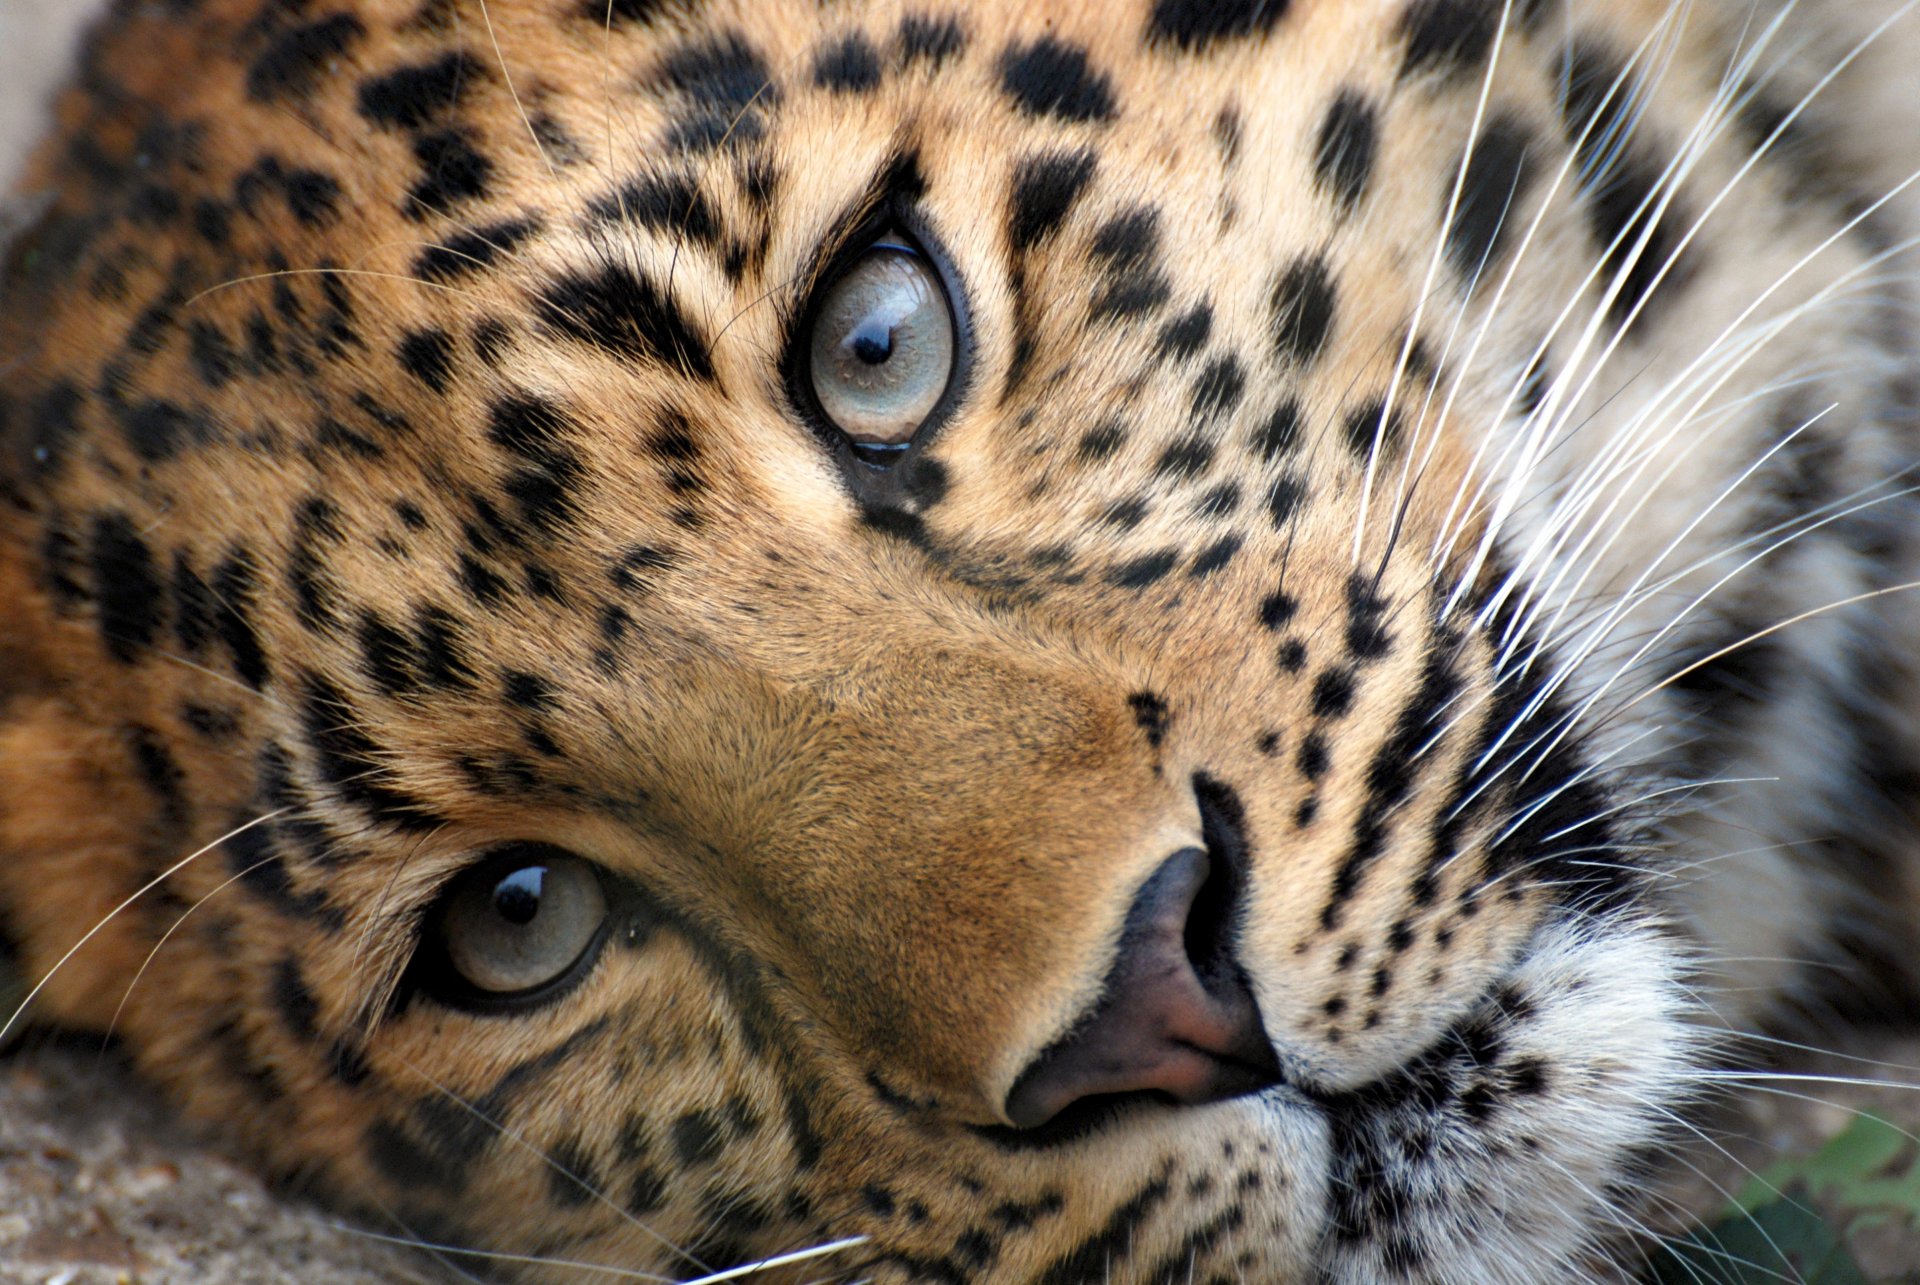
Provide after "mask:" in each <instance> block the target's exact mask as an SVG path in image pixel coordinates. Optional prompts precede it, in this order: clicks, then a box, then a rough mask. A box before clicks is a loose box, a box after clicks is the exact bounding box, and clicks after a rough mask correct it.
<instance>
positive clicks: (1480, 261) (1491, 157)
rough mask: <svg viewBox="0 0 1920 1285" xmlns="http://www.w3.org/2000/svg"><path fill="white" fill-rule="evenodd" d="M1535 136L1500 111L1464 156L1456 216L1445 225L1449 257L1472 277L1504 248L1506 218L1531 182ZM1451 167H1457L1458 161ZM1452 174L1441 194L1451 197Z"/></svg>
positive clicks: (1455, 210)
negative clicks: (1465, 158)
mask: <svg viewBox="0 0 1920 1285" xmlns="http://www.w3.org/2000/svg"><path fill="white" fill-rule="evenodd" d="M1532 142H1533V138H1532V135H1531V133H1530V132H1529V131H1528V130H1527V127H1526V126H1525V125H1524V124H1522V123H1521V122H1520V121H1518V120H1516V119H1513V118H1511V117H1504V116H1503V117H1499V118H1496V119H1495V120H1494V121H1493V122H1491V123H1490V124H1489V125H1488V126H1487V127H1486V129H1484V130H1482V131H1481V134H1480V137H1479V138H1478V139H1477V140H1475V142H1474V144H1473V153H1472V155H1471V156H1470V157H1468V158H1467V160H1466V173H1465V175H1464V176H1463V177H1462V178H1461V180H1460V196H1459V200H1458V203H1457V204H1456V205H1455V206H1454V210H1453V221H1452V222H1451V223H1450V224H1448V226H1447V257H1448V258H1449V259H1450V260H1452V262H1453V266H1454V270H1455V271H1457V272H1458V273H1459V274H1460V275H1461V276H1463V277H1465V278H1467V279H1468V280H1469V281H1472V280H1474V279H1476V278H1477V277H1478V276H1479V275H1480V274H1481V272H1483V271H1484V270H1485V268H1486V266H1487V265H1488V264H1490V263H1493V262H1494V261H1495V259H1496V258H1497V257H1498V256H1499V253H1500V251H1501V250H1502V249H1503V248H1504V242H1505V240H1506V237H1505V235H1504V234H1505V232H1506V228H1507V219H1508V217H1509V215H1511V214H1512V213H1513V212H1514V210H1515V209H1516V208H1517V207H1518V206H1519V204H1520V202H1521V200H1522V199H1524V198H1525V196H1526V194H1527V190H1528V188H1530V187H1531V186H1532V185H1533V179H1534V168H1533V156H1532ZM1452 173H1459V169H1458V167H1457V166H1456V167H1455V169H1454V170H1453V171H1452ZM1452 196H1453V183H1452V179H1451V177H1449V180H1448V182H1447V184H1446V186H1445V188H1444V189H1443V190H1442V192H1441V200H1442V201H1443V202H1444V201H1446V200H1450V199H1452Z"/></svg>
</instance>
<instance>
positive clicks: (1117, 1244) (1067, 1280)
mask: <svg viewBox="0 0 1920 1285" xmlns="http://www.w3.org/2000/svg"><path fill="white" fill-rule="evenodd" d="M1196 3H1206V0H1196ZM1169 1190H1170V1187H1169V1184H1168V1181H1167V1179H1166V1178H1164V1177H1160V1178H1155V1179H1154V1180H1153V1181H1151V1182H1149V1183H1148V1184H1147V1185H1146V1186H1144V1187H1142V1188H1141V1189H1140V1190H1139V1191H1138V1192H1136V1193H1135V1194H1134V1195H1133V1196H1132V1197H1130V1198H1129V1199H1128V1200H1127V1201H1126V1202H1125V1203H1124V1204H1122V1205H1121V1206H1120V1207H1119V1208H1118V1209H1115V1210H1114V1211H1113V1213H1112V1215H1111V1216H1109V1217H1108V1219H1107V1221H1106V1223H1105V1224H1104V1225H1103V1226H1102V1227H1101V1228H1100V1229H1099V1230H1098V1231H1096V1232H1094V1233H1093V1234H1092V1235H1090V1236H1088V1237H1087V1238H1086V1239H1084V1240H1082V1241H1081V1242H1080V1243H1079V1244H1077V1245H1075V1246H1074V1247H1073V1248H1071V1249H1069V1250H1067V1251H1066V1252H1065V1253H1063V1254H1062V1255H1061V1256H1060V1257H1058V1258H1056V1259H1055V1260H1054V1261H1053V1262H1051V1263H1049V1264H1048V1265H1047V1266H1046V1267H1045V1268H1044V1269H1043V1270H1042V1271H1041V1272H1040V1274H1039V1275H1038V1276H1036V1277H1035V1278H1034V1285H1083V1282H1086V1281H1094V1280H1106V1279H1109V1278H1110V1277H1111V1276H1113V1275H1114V1274H1115V1272H1114V1269H1115V1267H1116V1266H1117V1265H1119V1264H1123V1263H1125V1262H1126V1260H1127V1258H1128V1257H1129V1256H1130V1255H1131V1253H1132V1252H1133V1248H1134V1244H1135V1242H1136V1240H1137V1239H1140V1238H1139V1237H1137V1236H1136V1233H1137V1232H1138V1230H1139V1228H1140V1227H1141V1225H1142V1224H1144V1223H1145V1222H1146V1220H1147V1219H1148V1217H1149V1216H1150V1215H1151V1214H1152V1213H1153V1211H1154V1210H1155V1209H1156V1208H1158V1207H1159V1206H1160V1205H1161V1204H1162V1203H1163V1202H1164V1201H1165V1200H1166V1198H1167V1193H1168V1191H1169Z"/></svg>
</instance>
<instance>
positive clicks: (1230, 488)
mask: <svg viewBox="0 0 1920 1285" xmlns="http://www.w3.org/2000/svg"><path fill="white" fill-rule="evenodd" d="M1239 507H1240V484H1239V483H1238V482H1221V483H1219V484H1218V485H1216V486H1213V487H1210V488H1208V489H1207V491H1206V492H1205V493H1204V494H1203V495H1201V496H1200V498H1199V499H1197V500H1195V501H1194V502H1193V514H1194V516H1195V517H1201V518H1224V517H1230V516H1232V514H1233V513H1234V511H1235V510H1237V509H1238V508H1239Z"/></svg>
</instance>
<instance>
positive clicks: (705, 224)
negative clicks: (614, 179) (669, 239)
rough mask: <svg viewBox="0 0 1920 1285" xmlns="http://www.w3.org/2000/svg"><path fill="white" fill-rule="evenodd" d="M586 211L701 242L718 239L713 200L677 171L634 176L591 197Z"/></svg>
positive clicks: (709, 243) (691, 179)
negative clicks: (605, 193)
mask: <svg viewBox="0 0 1920 1285" xmlns="http://www.w3.org/2000/svg"><path fill="white" fill-rule="evenodd" d="M588 211H589V213H591V214H592V216H593V217H594V218H596V219H600V220H603V221H607V222H627V223H637V224H639V225H640V226H641V227H644V228H648V229H651V230H652V231H655V232H664V233H667V234H669V235H672V236H676V237H681V238H684V239H686V240H689V241H694V242H697V243H699V244H701V245H704V246H709V247H711V246H714V245H716V244H718V243H719V240H720V216H719V215H718V213H716V212H715V210H714V208H713V203H712V202H711V201H709V200H708V199H707V195H706V193H705V192H703V191H701V190H700V187H699V185H698V183H697V182H696V181H695V180H694V178H693V176H692V175H689V174H685V173H681V172H678V171H674V172H670V173H666V174H658V175H651V176H649V177H647V178H641V179H635V180H633V181H632V182H630V183H627V184H625V185H623V186H622V187H621V188H620V190H619V191H618V192H616V193H614V194H613V195H612V196H603V197H601V198H599V199H598V200H596V201H594V202H593V204H592V205H590V206H589V207H588Z"/></svg>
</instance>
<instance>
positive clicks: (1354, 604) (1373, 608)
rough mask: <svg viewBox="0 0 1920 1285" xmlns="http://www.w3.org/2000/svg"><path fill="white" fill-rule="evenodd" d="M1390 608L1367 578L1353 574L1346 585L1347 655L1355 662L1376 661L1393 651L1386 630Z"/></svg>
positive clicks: (1389, 635) (1389, 634) (1388, 633)
mask: <svg viewBox="0 0 1920 1285" xmlns="http://www.w3.org/2000/svg"><path fill="white" fill-rule="evenodd" d="M1389 605H1390V604H1389V603H1388V601H1387V599H1386V598H1385V597H1383V596H1382V595H1381V593H1380V591H1379V590H1378V588H1376V587H1375V585H1374V582H1373V581H1372V580H1371V579H1369V578H1368V577H1367V576H1364V575H1360V574H1358V573H1355V574H1354V575H1353V576H1352V577H1351V578H1350V579H1348V581H1347V654H1348V655H1349V656H1352V657H1353V658H1354V659H1355V660H1360V661H1368V660H1378V659H1379V658H1380V657H1382V656H1384V655H1386V654H1387V653H1388V652H1390V651H1392V650H1393V635H1392V634H1391V633H1390V632H1388V630H1387V608H1388V606H1389Z"/></svg>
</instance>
